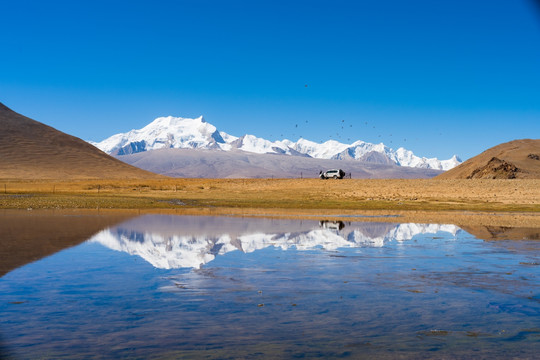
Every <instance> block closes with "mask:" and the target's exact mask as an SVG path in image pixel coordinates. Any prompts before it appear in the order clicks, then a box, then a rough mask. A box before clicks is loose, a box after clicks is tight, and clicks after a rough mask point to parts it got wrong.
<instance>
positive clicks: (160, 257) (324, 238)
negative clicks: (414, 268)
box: [90, 215, 460, 269]
mask: <svg viewBox="0 0 540 360" xmlns="http://www.w3.org/2000/svg"><path fill="white" fill-rule="evenodd" d="M459 230H460V229H459V227H457V226H455V225H438V224H394V223H374V222H366V223H362V222H352V223H351V222H347V223H344V222H341V221H328V220H321V221H313V220H304V221H298V220H276V219H253V218H249V219H244V218H232V217H231V218H226V217H200V216H198V217H193V216H174V215H171V216H163V215H146V216H142V217H139V218H136V219H133V220H130V221H128V222H125V223H123V224H121V225H119V226H116V227H113V228H110V229H106V230H103V231H101V232H100V233H98V234H97V235H95V236H94V237H93V238H92V239H90V241H91V242H97V243H100V244H102V245H104V246H106V247H107V248H110V249H113V250H116V251H123V252H126V253H128V254H130V255H138V256H140V257H141V258H143V259H144V260H146V261H147V262H149V263H150V264H152V265H153V266H154V267H156V268H160V269H174V268H196V269H199V268H201V266H203V265H204V264H207V263H209V262H211V261H212V260H214V259H215V258H216V257H217V256H218V255H224V254H226V253H228V252H231V251H236V250H239V251H242V252H244V253H251V252H253V251H255V250H260V249H264V248H267V247H275V248H279V249H282V250H287V249H290V248H294V249H296V250H313V249H324V250H336V249H338V248H355V247H382V246H383V245H384V243H385V242H388V241H393V240H395V241H398V242H399V241H406V240H410V239H412V238H413V237H414V236H415V235H418V234H428V233H429V234H435V233H437V232H439V231H444V232H447V233H450V234H452V235H453V236H455V235H456V233H457V232H458V231H459Z"/></svg>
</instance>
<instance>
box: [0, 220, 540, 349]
mask: <svg viewBox="0 0 540 360" xmlns="http://www.w3.org/2000/svg"><path fill="white" fill-rule="evenodd" d="M539 263H540V242H538V241H535V240H526V239H525V240H497V241H485V240H482V239H477V238H476V237H474V236H472V235H470V234H469V233H468V232H466V231H464V230H462V229H460V228H458V227H456V226H454V225H438V224H392V223H374V222H366V223H363V222H354V221H353V222H340V221H325V220H321V221H315V220H313V221H311V220H276V219H261V218H257V219H251V218H250V219H244V218H227V217H190V216H169V215H146V216H142V217H138V218H135V219H132V220H129V221H127V222H124V223H122V224H120V225H118V226H115V227H112V228H109V229H106V230H103V231H101V232H100V233H98V234H96V235H95V236H93V237H92V238H91V239H89V240H88V241H87V242H85V243H83V244H81V245H79V246H77V247H74V248H70V249H66V250H63V251H61V252H58V253H56V254H54V255H52V256H50V257H47V258H44V259H41V260H39V261H37V262H34V263H31V264H28V265H26V266H24V267H21V268H19V269H16V270H14V271H11V272H10V273H8V274H7V275H5V276H4V277H2V278H0V314H1V317H0V341H1V349H0V357H1V358H10V357H11V358H14V359H33V358H45V359H58V358H69V359H73V358H100V359H101V358H144V359H153V358H157V359H161V358H219V359H223V358H254V359H258V358H295V357H303V358H314V357H321V358H342V357H345V358H347V357H349V358H373V357H377V358H396V357H400V358H401V357H403V358H441V357H451V358H471V357H473V356H474V357H480V358H488V357H489V358H508V357H517V358H533V357H535V356H536V354H537V353H538V352H539V351H540V276H539V275H540V266H538V265H537V264H539Z"/></svg>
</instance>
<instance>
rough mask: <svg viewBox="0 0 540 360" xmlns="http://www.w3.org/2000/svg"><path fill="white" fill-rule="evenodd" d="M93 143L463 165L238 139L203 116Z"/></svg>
mask: <svg viewBox="0 0 540 360" xmlns="http://www.w3.org/2000/svg"><path fill="white" fill-rule="evenodd" d="M90 143H91V144H92V145H94V146H96V147H98V148H99V149H101V150H103V151H104V152H106V153H108V154H111V155H115V156H121V155H129V154H135V153H139V152H143V151H150V150H157V149H168V148H173V149H212V150H219V151H232V150H241V151H245V152H249V153H256V154H282V155H294V156H306V157H312V158H317V159H338V160H358V161H366V162H375V163H379V164H395V165H398V166H408V167H415V168H424V169H436V170H449V169H452V168H454V167H455V166H457V165H459V164H460V163H461V160H460V159H459V158H458V157H457V156H456V155H454V156H453V157H452V158H451V159H448V160H438V159H437V158H425V157H418V156H416V155H415V154H413V152H412V151H410V150H407V149H405V148H402V147H401V148H399V149H397V150H394V149H391V148H389V147H387V146H385V145H384V144H383V143H380V144H371V143H367V142H364V141H361V140H358V141H356V142H354V143H352V144H343V143H340V142H338V141H335V140H328V141H326V142H324V143H321V144H319V143H316V142H313V141H309V140H306V139H302V138H301V139H299V140H298V141H296V142H293V141H290V140H286V139H285V140H279V141H273V142H272V141H269V140H266V139H263V138H259V137H256V136H253V135H244V136H241V137H236V136H233V135H229V134H227V133H225V132H223V131H219V130H218V129H217V128H216V127H215V126H214V125H212V124H210V123H208V122H206V120H205V119H204V118H203V117H202V116H201V117H198V118H196V119H189V118H181V117H172V116H167V117H159V118H157V119H155V120H154V121H152V122H151V123H150V124H148V125H146V126H145V127H143V128H142V129H139V130H131V131H129V132H127V133H121V134H116V135H113V136H111V137H110V138H108V139H105V140H103V141H101V142H98V143H96V142H90Z"/></svg>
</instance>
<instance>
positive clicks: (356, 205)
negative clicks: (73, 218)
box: [0, 179, 540, 226]
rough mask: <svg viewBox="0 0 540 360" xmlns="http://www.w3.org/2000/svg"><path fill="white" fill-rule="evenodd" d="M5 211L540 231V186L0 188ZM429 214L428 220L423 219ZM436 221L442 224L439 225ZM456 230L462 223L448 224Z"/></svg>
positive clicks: (306, 182)
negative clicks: (508, 226)
mask: <svg viewBox="0 0 540 360" xmlns="http://www.w3.org/2000/svg"><path fill="white" fill-rule="evenodd" d="M0 208H4V209H28V208H31V209H47V208H48V209H51V208H52V209H98V208H99V209H140V210H144V211H156V210H161V211H174V212H176V213H182V214H209V213H212V214H232V215H246V214H250V215H261V216H262V215H273V216H300V215H305V216H314V215H334V216H335V215H344V216H352V215H355V214H356V215H358V214H363V215H369V214H372V215H374V216H378V214H390V213H391V214H399V215H401V216H402V218H401V220H402V221H403V220H404V218H403V217H404V216H405V217H406V216H409V217H410V216H413V215H414V217H413V219H417V221H420V220H422V219H423V218H425V220H429V219H432V218H433V217H434V216H435V215H436V216H438V217H439V218H440V217H441V216H443V215H444V214H447V215H444V217H445V218H447V219H448V220H452V219H454V220H456V219H458V218H459V217H463V221H464V220H465V219H466V218H471V216H470V214H475V215H476V217H473V218H478V215H480V214H479V213H492V215H490V216H493V214H496V215H497V219H498V220H497V221H499V224H500V220H501V219H502V218H503V215H504V217H508V218H513V219H514V220H513V222H512V224H513V223H515V222H516V220H515V219H517V217H520V218H521V219H526V218H527V219H528V220H527V221H526V224H528V225H531V224H533V225H534V224H538V225H539V226H540V180H537V179H535V180H532V179H527V180H525V179H523V180H516V179H514V180H437V179H413V180H402V179H399V180H395V179H393V180H371V179H348V180H339V181H336V180H328V181H323V180H319V179H163V180H77V181H74V180H70V181H53V180H40V181H20V180H19V181H16V180H11V181H10V180H5V181H0ZM420 214H425V216H423V215H420ZM432 220H434V219H432ZM446 222H452V223H456V222H457V221H446Z"/></svg>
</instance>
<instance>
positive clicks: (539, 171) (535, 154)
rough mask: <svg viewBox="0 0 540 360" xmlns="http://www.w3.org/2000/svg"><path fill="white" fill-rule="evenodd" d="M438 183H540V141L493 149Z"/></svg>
mask: <svg viewBox="0 0 540 360" xmlns="http://www.w3.org/2000/svg"><path fill="white" fill-rule="evenodd" d="M437 179H540V139H537V140H532V139H523V140H514V141H510V142H507V143H504V144H500V145H497V146H494V147H492V148H490V149H488V150H486V151H484V152H483V153H481V154H480V155H477V156H475V157H473V158H471V159H469V160H467V161H465V162H464V163H463V164H461V165H459V166H457V167H455V168H453V169H451V170H448V171H447V172H445V173H443V174H441V175H439V176H437Z"/></svg>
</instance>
